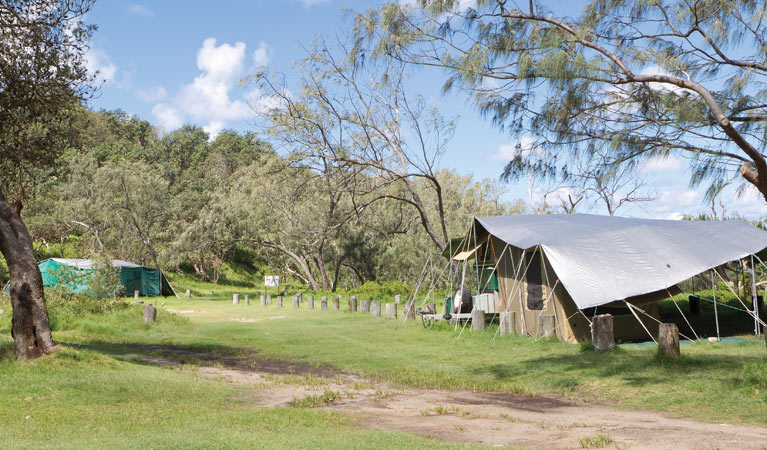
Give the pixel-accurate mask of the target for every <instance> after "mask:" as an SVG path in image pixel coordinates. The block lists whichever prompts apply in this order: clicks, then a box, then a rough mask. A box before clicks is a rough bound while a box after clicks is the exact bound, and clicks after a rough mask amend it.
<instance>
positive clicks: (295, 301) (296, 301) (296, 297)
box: [293, 295, 300, 309]
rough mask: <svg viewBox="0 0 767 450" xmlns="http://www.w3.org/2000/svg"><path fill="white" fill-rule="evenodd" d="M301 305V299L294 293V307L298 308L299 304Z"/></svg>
mask: <svg viewBox="0 0 767 450" xmlns="http://www.w3.org/2000/svg"><path fill="white" fill-rule="evenodd" d="M299 305H300V303H299V301H298V296H297V295H294V296H293V309H298V306H299Z"/></svg>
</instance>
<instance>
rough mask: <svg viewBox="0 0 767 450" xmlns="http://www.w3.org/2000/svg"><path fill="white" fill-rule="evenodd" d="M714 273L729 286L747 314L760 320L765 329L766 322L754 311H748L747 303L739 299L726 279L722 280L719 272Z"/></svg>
mask: <svg viewBox="0 0 767 450" xmlns="http://www.w3.org/2000/svg"><path fill="white" fill-rule="evenodd" d="M714 273H716V276H718V277H719V279H720V280H722V283H724V284H725V285H726V286H727V289H729V290H730V292H732V295H734V296H735V298H736V299H737V300H738V302H740V304H741V305H743V308H745V309H746V312H747V313H748V314H749V315H750V316H751V317H753V318H754V319H755V320H758V321H759V323H760V324H761V325H762V326H765V327H767V323H765V322H764V321H763V320H762V319H760V318H759V316H758V315H756V313H754V312H753V311H751V310H750V309H748V306H746V304H745V303H743V300H741V299H740V297H738V294H736V293H735V291H734V290H733V289H732V287H731V286H730V285H729V284H727V282H726V281H724V278H722V276H721V275H719V272H717V271H714Z"/></svg>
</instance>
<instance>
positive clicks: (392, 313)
mask: <svg viewBox="0 0 767 450" xmlns="http://www.w3.org/2000/svg"><path fill="white" fill-rule="evenodd" d="M386 318H387V319H396V318H397V304H396V303H387V304H386Z"/></svg>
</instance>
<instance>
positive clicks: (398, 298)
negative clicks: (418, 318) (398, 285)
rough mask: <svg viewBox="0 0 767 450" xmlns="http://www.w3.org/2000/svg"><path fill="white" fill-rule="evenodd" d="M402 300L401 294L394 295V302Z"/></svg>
mask: <svg viewBox="0 0 767 450" xmlns="http://www.w3.org/2000/svg"><path fill="white" fill-rule="evenodd" d="M401 301H402V296H401V295H399V294H397V295H395V296H394V303H399V302H401Z"/></svg>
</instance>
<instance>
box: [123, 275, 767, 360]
mask: <svg viewBox="0 0 767 450" xmlns="http://www.w3.org/2000/svg"><path fill="white" fill-rule="evenodd" d="M134 297H135V298H138V291H136V292H135V293H134ZM186 297H187V298H189V297H191V291H190V290H189V289H187V290H186ZM401 298H402V297H401V296H400V295H395V296H394V303H386V304H385V305H386V306H385V311H386V317H387V318H389V319H396V318H397V308H398V305H399V303H400V301H401ZM243 300H244V303H245V305H249V304H250V296H249V295H248V294H245V297H244V299H243ZM260 300H261V306H266V305H271V304H272V294H266V295H261V298H260ZM302 300H303V294H301V293H298V294H296V295H294V296H293V297H292V304H293V308H296V309H298V308H299V307H300V306H301V301H302ZM306 300H307V301H306V304H307V308H308V309H314V296H313V295H309V296H307V298H306ZM331 301H332V303H331V305H332V308H333V309H334V310H339V309H341V305H340V302H341V299H340V297H338V296H336V297H333V298H332V300H331ZM276 302H277V306H278V307H282V296H281V295H278V296H277V299H276ZM232 303H233V304H235V305H236V304H238V303H240V294H232ZM357 303H358V302H357V297H356V296H354V295H352V296H350V297H349V301H348V304H347V308H348V310H349V311H350V312H356V311H358V308H357ZM320 308H321V309H322V310H327V309H328V298H327V297H321V298H320ZM359 312H361V313H370V315H372V316H373V317H380V316H381V301H380V300H361V301H359ZM404 313H405V315H406V318H407V320H415V307H414V305H413V302H412V301H411V302H407V303H406V304H405V306H404ZM156 316H157V310H156V309H155V307H154V306H152V305H146V306H145V307H144V321H145V322H154V321H155V318H156ZM515 323H516V321H515V313H514V312H513V311H509V312H502V313H500V314H499V327H500V330H499V332H500V334H501V336H504V335H511V334H514V333H515ZM471 328H472V329H473V330H484V329H485V312H484V311H483V310H481V309H474V310H473V311H472V312H471ZM555 331H556V318H555V317H554V316H553V315H541V316H539V318H538V336H539V337H549V336H554V333H555ZM764 335H765V344H766V345H767V327H764ZM591 340H592V342H593V344H594V350H596V351H607V350H612V349H614V348H615V335H614V333H613V317H612V316H611V315H610V314H600V315H598V316H595V317H594V318H593V319H592V323H591ZM657 342H658V348H659V350H660V352H661V353H663V354H665V355H668V356H671V357H675V358H676V357H678V356H679V327H678V326H677V324H675V323H661V324H660V325H659V329H658V341H657Z"/></svg>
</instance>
